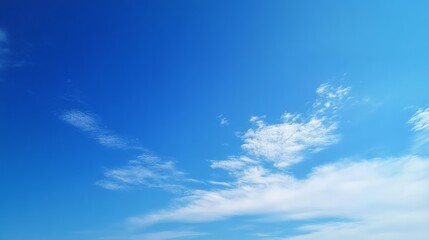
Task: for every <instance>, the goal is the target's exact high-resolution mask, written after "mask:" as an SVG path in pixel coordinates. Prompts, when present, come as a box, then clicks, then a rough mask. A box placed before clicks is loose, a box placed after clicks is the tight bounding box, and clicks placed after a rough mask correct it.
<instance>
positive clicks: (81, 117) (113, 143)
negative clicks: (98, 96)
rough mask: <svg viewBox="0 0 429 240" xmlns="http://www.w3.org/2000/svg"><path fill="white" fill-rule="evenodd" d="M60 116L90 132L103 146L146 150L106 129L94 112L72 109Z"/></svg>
mask: <svg viewBox="0 0 429 240" xmlns="http://www.w3.org/2000/svg"><path fill="white" fill-rule="evenodd" d="M59 117H60V119H61V120H63V121H65V122H67V123H68V124H70V125H72V126H74V127H76V128H79V129H80V130H82V131H84V132H86V133H88V134H89V135H90V136H91V137H92V138H94V139H95V140H97V141H98V143H100V144H101V145H103V146H106V147H113V148H121V149H138V150H144V149H143V148H142V147H139V146H135V145H132V144H130V143H129V142H128V141H126V140H125V139H123V138H122V137H120V136H117V135H114V134H112V133H110V132H109V131H107V130H106V129H103V128H102V127H101V125H100V121H99V120H98V117H97V116H96V115H95V114H93V113H90V112H83V111H79V110H70V111H65V112H63V113H62V114H61V115H60V116H59Z"/></svg>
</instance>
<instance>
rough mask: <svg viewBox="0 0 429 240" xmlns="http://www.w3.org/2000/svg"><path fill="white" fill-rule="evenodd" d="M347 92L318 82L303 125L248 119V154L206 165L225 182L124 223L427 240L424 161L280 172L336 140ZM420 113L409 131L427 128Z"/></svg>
mask: <svg viewBox="0 0 429 240" xmlns="http://www.w3.org/2000/svg"><path fill="white" fill-rule="evenodd" d="M349 91H350V89H349V88H343V87H340V88H333V87H331V86H329V85H327V84H323V85H322V86H321V87H319V88H318V89H317V93H318V94H319V96H320V98H319V99H318V100H317V101H316V102H315V103H314V104H313V109H312V111H311V113H310V114H309V117H308V118H307V119H304V118H303V117H302V115H299V114H290V113H286V114H284V115H283V117H282V119H283V121H284V122H282V123H279V124H273V125H268V124H266V123H265V121H264V120H263V118H261V117H252V119H251V121H252V122H254V123H255V125H256V127H255V128H253V129H249V130H248V131H247V132H246V133H245V134H244V136H243V141H244V144H243V146H242V147H243V149H244V150H245V151H246V153H247V154H248V155H250V156H246V155H242V156H238V157H236V156H232V157H229V158H228V159H227V160H219V161H212V162H211V167H212V168H214V169H223V170H226V171H227V172H228V173H229V174H230V175H231V176H232V177H233V180H231V181H229V182H225V184H217V188H213V189H207V190H193V191H190V192H189V194H188V195H186V196H185V197H182V198H179V199H176V201H175V202H174V205H173V206H172V207H171V208H169V209H165V210H161V211H158V212H155V213H152V214H147V215H143V216H137V217H132V218H129V223H130V224H133V225H137V226H145V225H148V224H154V223H157V222H168V221H178V222H208V221H214V220H222V219H227V218H231V217H236V216H247V217H252V218H255V217H256V218H259V219H260V220H264V221H275V222H278V221H280V222H281V221H285V220H287V221H293V220H306V221H314V220H316V221H315V222H316V223H312V224H308V223H303V224H302V225H301V226H300V227H298V228H297V229H296V230H298V234H297V235H296V236H294V237H288V238H285V237H283V238H282V237H281V236H276V237H274V236H273V239H284V240H286V239H287V240H313V239H318V240H325V239H326V240H328V239H350V240H358V239H359V240H360V239H370V240H386V239H389V240H401V239H416V240H424V239H427V237H428V236H429V228H428V227H427V226H429V158H427V157H424V156H418V155H412V154H406V155H404V156H401V157H384V158H376V159H369V160H366V159H344V160H341V161H337V162H334V163H329V164H323V165H320V166H318V167H315V168H313V170H312V171H311V172H310V173H309V174H308V175H307V176H306V177H304V178H296V177H294V176H293V175H292V174H290V173H289V172H287V171H285V169H284V167H287V166H290V165H292V164H294V163H297V162H299V161H301V160H303V159H304V158H305V157H306V156H307V155H308V154H310V153H314V152H317V151H319V150H321V149H323V148H325V147H327V146H329V145H331V144H334V143H335V142H337V141H338V140H339V137H338V134H337V133H336V132H335V131H336V129H337V123H336V122H335V121H334V120H335V115H336V112H337V111H338V109H339V107H340V102H341V101H342V100H344V99H346V96H347V93H348V92H349ZM427 112H428V111H427V109H426V110H419V111H418V112H417V113H416V115H415V116H413V118H412V119H411V120H410V123H411V124H413V125H414V127H413V130H414V131H426V130H427V126H428V125H427V123H428V122H427V115H426V114H427ZM271 164H272V165H271ZM273 166H274V167H273ZM222 183H224V182H222ZM219 186H221V187H220V189H219ZM326 219H337V220H326ZM318 220H321V221H318ZM260 237H269V236H266V235H260Z"/></svg>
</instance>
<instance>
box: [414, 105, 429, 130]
mask: <svg viewBox="0 0 429 240" xmlns="http://www.w3.org/2000/svg"><path fill="white" fill-rule="evenodd" d="M409 123H410V124H412V125H413V131H416V132H419V131H429V108H426V109H423V108H420V109H419V110H417V112H416V113H415V114H414V115H413V116H412V117H411V119H410V121H409Z"/></svg>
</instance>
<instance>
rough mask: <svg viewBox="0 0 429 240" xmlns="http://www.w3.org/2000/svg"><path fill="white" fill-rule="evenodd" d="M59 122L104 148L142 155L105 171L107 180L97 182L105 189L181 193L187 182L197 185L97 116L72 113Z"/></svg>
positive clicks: (61, 116) (172, 165)
mask: <svg viewBox="0 0 429 240" xmlns="http://www.w3.org/2000/svg"><path fill="white" fill-rule="evenodd" d="M59 118H60V119H61V120H63V121H65V122H66V123H68V124H70V125H72V126H74V127H76V128H78V129H80V130H81V131H83V132H85V133H87V134H88V135H89V136H90V137H91V138H93V139H95V140H96V141H97V142H98V143H99V144H101V145H103V146H106V147H112V148H117V149H121V150H137V151H140V152H142V153H141V154H140V155H138V156H137V157H136V158H135V159H133V160H130V161H128V162H127V163H126V164H125V165H123V166H120V167H116V168H108V169H105V171H104V173H103V174H104V179H102V180H100V181H97V182H96V184H97V185H98V186H100V187H102V188H105V189H108V190H127V189H134V188H138V187H142V186H144V187H158V188H162V189H165V190H168V191H179V190H183V189H184V187H183V184H182V183H183V182H187V183H190V182H197V181H196V180H193V179H188V178H185V177H184V173H183V172H180V171H178V170H177V169H176V167H175V165H174V163H173V162H172V161H162V160H161V159H160V158H159V157H157V156H155V155H154V154H152V153H150V152H149V151H148V150H146V149H145V148H143V147H141V146H138V145H135V144H132V143H130V142H129V141H127V140H125V139H124V138H123V137H121V136H118V135H116V134H112V133H111V132H110V131H109V130H107V129H105V128H103V127H102V126H101V123H100V120H99V117H98V116H97V115H96V114H94V113H91V112H84V111H79V110H69V111H65V112H63V113H62V114H60V116H59Z"/></svg>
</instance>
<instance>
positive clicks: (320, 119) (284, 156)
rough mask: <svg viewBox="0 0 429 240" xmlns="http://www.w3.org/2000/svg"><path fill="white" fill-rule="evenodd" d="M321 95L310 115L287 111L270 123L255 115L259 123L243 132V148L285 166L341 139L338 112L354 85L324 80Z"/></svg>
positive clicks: (253, 120) (320, 89)
mask: <svg viewBox="0 0 429 240" xmlns="http://www.w3.org/2000/svg"><path fill="white" fill-rule="evenodd" d="M316 92H317V93H318V94H319V99H317V100H316V101H315V103H314V104H313V109H312V110H311V112H310V114H309V116H308V117H307V118H304V117H302V115H301V114H292V113H285V114H283V116H282V120H283V122H282V123H278V124H271V125H270V124H266V123H265V122H264V120H263V117H255V116H253V117H251V119H250V121H251V122H253V123H255V125H256V127H255V128H251V129H249V130H247V132H246V133H245V134H244V136H243V141H244V144H243V145H242V148H243V149H244V150H245V151H247V152H248V153H249V154H250V155H253V156H255V157H259V158H262V159H264V160H267V161H271V162H274V164H275V166H276V167H279V168H285V167H289V166H291V165H293V164H296V163H298V162H300V161H302V160H303V159H304V158H305V157H306V156H307V155H308V154H311V153H314V152H318V151H320V150H323V149H324V148H326V147H327V146H329V145H332V144H335V143H337V142H338V141H339V135H338V134H337V133H336V130H337V123H336V122H335V121H334V118H335V114H336V112H337V110H338V108H339V107H340V105H341V103H342V101H343V100H344V99H345V98H346V96H347V95H348V93H349V92H350V88H348V87H347V88H346V87H332V86H330V85H329V84H322V85H321V86H320V87H319V88H318V89H317V91H316Z"/></svg>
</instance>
